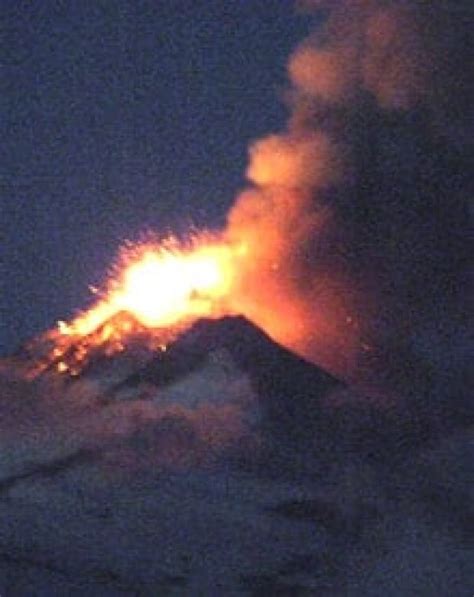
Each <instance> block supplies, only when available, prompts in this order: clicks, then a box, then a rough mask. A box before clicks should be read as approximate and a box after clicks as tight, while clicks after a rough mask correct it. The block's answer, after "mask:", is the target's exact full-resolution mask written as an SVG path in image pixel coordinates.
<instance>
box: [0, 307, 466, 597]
mask: <svg viewBox="0 0 474 597" xmlns="http://www.w3.org/2000/svg"><path fill="white" fill-rule="evenodd" d="M24 358H25V357H23V361H22V358H20V357H17V358H16V360H15V359H13V360H8V361H5V362H4V363H3V364H2V390H1V394H0V414H1V419H0V433H1V435H0V511H1V515H0V516H1V518H0V519H1V521H2V522H1V524H0V594H1V595H2V597H3V596H6V597H8V596H10V595H11V596H16V595H19V596H22V595H48V596H49V595H97V596H102V595H104V596H106V595H234V594H235V595H240V594H242V595H246V594H247V595H331V596H332V595H374V596H375V595H377V596H378V595H382V594H383V595H394V596H395V595H459V596H462V595H466V596H467V595H470V594H472V588H473V587H474V582H473V578H472V574H471V573H470V571H471V570H472V566H470V564H472V545H471V539H472V530H473V529H472V527H470V526H469V525H470V524H471V523H472V514H473V510H472V497H473V496H472V485H471V484H470V482H469V478H470V476H471V478H472V473H473V470H472V468H473V467H472V462H473V459H472V456H473V454H472V438H473V434H472V429H470V428H469V426H468V425H466V426H462V427H457V428H450V429H449V432H446V433H445V434H444V436H443V437H441V436H440V435H439V434H438V435H437V436H436V435H433V434H431V435H430V434H429V433H427V432H426V426H423V425H421V424H419V423H416V422H414V421H412V420H410V417H406V416H404V415H403V410H402V409H401V408H400V407H397V406H396V405H395V406H392V407H391V408H389V409H387V408H386V406H384V408H382V407H380V406H379V405H376V404H374V403H373V402H372V401H369V400H364V397H363V396H359V395H358V394H357V393H355V392H354V391H352V390H350V389H348V388H347V387H346V386H345V385H344V384H342V383H340V382H338V381H337V380H335V379H334V378H332V377H331V376H329V375H328V374H326V373H325V372H323V371H321V370H320V369H318V368H317V367H315V366H313V365H310V364H309V363H306V362H305V361H303V360H301V359H299V358H298V357H296V356H295V355H293V354H292V353H290V352H288V351H286V350H285V349H283V348H281V347H280V346H277V345H276V344H274V343H273V342H272V341H271V340H270V339H269V338H268V337H266V336H265V335H264V334H263V333H262V332H261V331H260V330H258V329H257V328H255V327H254V326H252V325H251V324H249V323H248V322H247V321H245V320H244V319H242V318H226V319H223V320H220V321H201V322H198V323H197V324H196V325H195V326H194V327H193V328H192V329H190V330H189V331H188V332H187V333H185V334H183V335H182V336H181V337H180V338H179V339H178V340H176V341H175V342H173V343H171V344H170V345H169V347H168V349H167V350H166V351H161V350H158V351H151V350H149V349H144V348H143V347H142V348H141V349H140V347H139V346H137V345H136V344H135V345H134V346H133V350H132V349H131V350H128V351H127V350H126V351H124V352H121V353H120V354H118V355H115V356H112V357H111V356H108V357H107V356H106V355H104V354H103V353H101V351H98V352H97V353H96V354H95V356H94V358H93V359H91V360H90V362H88V364H87V367H85V368H84V369H83V370H82V371H81V373H80V375H78V376H76V377H75V378H74V379H72V378H69V377H68V376H64V375H63V376H61V375H58V374H57V373H55V372H54V371H53V370H50V371H46V372H45V373H44V374H43V375H41V376H39V377H38V378H36V379H34V380H32V381H25V380H24V379H23V378H22V372H23V371H24V370H25V367H26V368H27V363H25V361H24ZM420 431H423V433H424V441H422V440H423V438H420V437H419V435H420Z"/></svg>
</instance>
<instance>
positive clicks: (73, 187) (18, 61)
mask: <svg viewBox="0 0 474 597" xmlns="http://www.w3.org/2000/svg"><path fill="white" fill-rule="evenodd" d="M291 4H292V3H290V2H281V1H279V0H278V1H277V0H268V1H266V2H221V1H209V0H206V1H205V2H204V1H197V2H196V1H185V0H180V1H177V2H174V1H173V2H156V1H153V2H149V1H135V0H134V1H133V2H132V1H120V2H79V3H62V2H52V1H49V2H40V3H26V2H16V1H15V2H4V3H3V9H4V22H5V24H6V36H5V40H4V48H5V50H6V51H5V52H4V59H5V62H6V68H5V69H4V74H3V87H4V90H5V91H6V93H4V107H3V111H4V118H3V119H2V138H3V148H2V149H3V155H2V165H3V168H2V196H1V238H2V240H1V243H2V263H1V268H2V272H1V279H2V290H1V295H0V296H1V322H0V325H1V328H0V351H1V352H2V353H8V352H10V351H12V350H14V349H15V348H16V347H17V346H18V345H19V344H20V343H21V342H22V341H24V340H25V339H27V338H29V337H31V336H32V335H33V334H36V333H38V332H41V331H43V330H44V329H46V328H47V327H49V326H51V325H52V324H53V323H54V322H55V321H56V320H57V319H61V318H67V317H69V316H71V314H73V313H74V311H75V310H76V309H80V308H82V307H84V306H86V305H87V301H88V299H89V296H90V293H89V291H88V285H89V284H100V282H101V281H102V280H103V279H104V276H105V273H106V271H107V268H108V267H109V266H110V264H111V262H112V261H113V258H114V256H115V254H116V251H117V249H118V247H119V246H120V244H121V243H122V242H123V241H124V240H125V239H132V240H133V239H137V238H139V236H140V234H143V233H144V232H146V231H148V230H155V231H158V232H163V233H166V232H167V231H168V230H175V231H177V232H183V231H185V230H186V229H188V227H189V226H191V225H196V226H205V227H212V226H219V225H220V224H221V223H222V222H223V220H224V216H225V213H226V211H227V209H228V207H229V206H230V205H231V204H232V202H233V199H234V197H235V195H236V193H237V192H238V190H239V189H240V188H242V186H243V184H244V181H243V176H244V172H245V167H246V163H247V148H248V145H249V143H250V142H251V141H252V140H254V139H255V138H258V137H260V136H262V135H265V134H266V133H269V132H272V131H275V130H279V129H281V128H282V126H283V125H284V121H285V118H286V109H285V106H284V102H283V101H282V97H283V94H284V90H285V85H286V73H285V64H286V61H287V58H288V55H289V54H290V52H291V50H292V49H293V48H294V47H295V45H296V44H297V43H298V42H299V41H301V39H302V38H304V37H305V35H306V34H307V33H308V31H309V28H310V26H311V25H312V24H314V21H313V23H311V20H310V19H309V18H308V17H307V16H303V15H301V14H297V13H295V12H294V11H293V10H292V8H291Z"/></svg>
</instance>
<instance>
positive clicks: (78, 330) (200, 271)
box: [60, 237, 243, 336]
mask: <svg viewBox="0 0 474 597" xmlns="http://www.w3.org/2000/svg"><path fill="white" fill-rule="evenodd" d="M242 250H243V249H242V247H239V248H236V247H235V246H230V245H229V244H226V243H220V242H213V241H210V240H209V239H207V238H205V237H203V238H202V239H199V240H196V241H195V243H194V244H193V246H192V247H191V248H183V247H180V246H179V245H178V244H177V243H176V242H174V243H168V244H161V245H160V244H153V243H149V244H145V245H139V246H135V247H132V248H131V249H130V248H129V249H127V250H125V251H124V252H123V255H122V257H121V260H120V265H119V266H118V267H116V268H115V272H114V275H113V276H112V278H111V281H110V283H109V290H108V291H107V292H106V293H104V295H103V298H101V299H100V300H99V301H98V302H97V303H96V304H95V305H94V306H93V307H92V308H91V309H89V310H88V311H86V312H85V313H82V314H81V315H79V317H77V318H76V319H75V320H73V321H72V322H71V323H69V324H64V323H61V327H60V333H61V334H62V335H82V336H83V335H87V334H90V333H91V332H93V331H94V330H96V329H97V328H98V327H99V326H100V325H101V324H103V323H104V322H105V321H107V320H109V319H110V318H111V317H113V316H114V315H116V314H117V313H119V312H122V311H125V312H128V313H130V314H131V315H133V316H134V317H135V318H136V319H137V320H138V321H139V322H140V323H141V324H142V325H144V326H146V327H149V328H164V327H169V326H173V325H175V324H178V323H180V322H181V321H185V320H190V319H195V318H197V317H208V316H214V315H216V316H217V315H221V314H223V310H225V309H224V306H223V303H224V301H225V299H226V297H227V295H228V294H229V291H230V287H231V284H232V279H233V276H234V273H235V259H236V257H237V256H238V255H240V254H241V253H242Z"/></svg>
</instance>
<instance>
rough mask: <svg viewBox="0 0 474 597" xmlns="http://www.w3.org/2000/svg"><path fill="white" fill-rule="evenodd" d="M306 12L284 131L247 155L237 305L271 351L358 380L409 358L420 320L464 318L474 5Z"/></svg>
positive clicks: (233, 217) (341, 6) (383, 5)
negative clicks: (277, 346) (467, 61)
mask: <svg viewBox="0 0 474 597" xmlns="http://www.w3.org/2000/svg"><path fill="white" fill-rule="evenodd" d="M300 4H301V5H302V6H303V7H304V8H306V9H309V10H311V11H314V12H315V13H316V17H315V18H316V21H317V23H318V28H317V30H316V31H315V32H314V33H313V34H312V35H311V36H310V37H309V38H308V39H306V40H304V41H303V42H302V43H301V45H300V46H299V47H297V48H296V50H295V51H294V53H293V54H292V56H291V57H290V59H289V62H288V74H289V79H290V82H291V88H290V90H289V92H288V94H287V98H288V102H289V105H290V117H289V120H288V123H287V127H286V130H284V131H283V132H281V133H278V134H272V135H270V136H268V137H267V138H265V139H262V140H259V141H256V142H255V143H254V144H253V145H252V146H251V148H250V163H249V166H248V170H247V177H248V179H249V181H250V183H251V186H250V188H248V189H247V190H245V191H244V192H243V193H242V194H241V195H240V196H239V197H238V199H237V201H236V204H235V206H234V207H233V209H232V210H231V212H230V214H229V218H228V235H229V237H230V238H231V239H233V240H234V239H237V240H239V241H241V240H242V239H243V240H244V241H245V242H246V245H247V251H248V253H247V254H248V259H246V260H245V262H244V265H243V268H242V276H241V278H240V280H239V282H238V284H240V287H239V288H238V289H237V292H236V297H237V299H236V302H237V303H238V308H239V310H241V311H243V312H244V313H246V314H247V315H248V316H249V317H250V318H251V319H253V320H254V321H256V323H258V324H260V325H261V326H262V327H263V328H264V329H266V330H267V331H268V332H269V333H270V334H271V335H272V336H273V337H274V338H275V339H277V340H279V341H281V342H282V343H284V344H286V345H289V346H291V347H292V348H294V349H296V350H297V351H298V352H300V353H301V354H303V355H305V356H306V357H309V358H310V359H312V360H314V361H316V362H318V363H319V364H323V365H325V366H326V367H329V368H330V369H331V370H333V371H335V372H337V373H338V374H340V375H344V376H346V377H349V378H350V377H353V376H354V375H356V377H357V376H359V378H360V374H361V370H363V369H364V367H366V368H367V369H368V370H371V371H372V373H373V370H374V368H375V369H376V368H377V364H376V362H377V361H383V368H387V361H388V360H392V361H397V359H405V358H406V355H407V353H408V352H410V351H412V350H414V349H413V347H412V344H413V342H412V339H413V337H414V336H415V335H419V333H422V330H423V329H425V328H426V322H427V321H428V320H429V321H431V322H432V320H433V318H435V317H438V316H439V315H438V313H437V311H439V310H441V311H443V312H446V311H449V313H450V315H449V316H448V319H449V318H450V317H451V315H452V313H451V311H452V309H455V307H453V305H454V304H455V303H456V300H457V298H458V297H457V294H458V287H459V285H460V280H461V279H462V272H463V271H464V269H465V261H463V259H464V256H465V255H466V253H465V238H466V237H465V225H464V222H465V218H464V209H465V205H466V201H465V200H466V181H467V178H466V175H465V174H464V170H463V166H462V163H463V160H464V159H465V156H466V155H467V148H466V145H465V142H466V140H467V139H468V135H467V134H466V131H465V130H463V127H465V126H466V123H467V122H468V116H467V113H466V109H465V108H466V106H467V105H468V103H469V102H466V94H467V93H468V89H467V86H468V83H467V82H466V80H465V77H464V76H463V74H462V69H463V68H464V67H463V64H462V61H461V57H463V56H465V52H466V48H465V43H466V40H467V39H468V29H469V22H470V19H469V15H470V9H468V8H467V5H466V4H464V3H462V2H461V3H459V2H457V3H450V2H441V1H435V2H430V3H426V2H421V1H420V2H416V1H409V0H406V1H404V0H402V1H398V2H392V1H390V0H339V1H331V2H325V1H321V0H320V1H316V0H313V1H311V0H309V1H306V2H301V3H300ZM321 23H323V24H322V25H321ZM460 165H461V166H460ZM463 227H464V228H463ZM441 319H442V317H440V320H441ZM444 325H445V324H443V323H440V326H439V330H441V329H442V328H443V326H444ZM430 326H431V327H430ZM430 326H428V327H430V329H433V326H432V323H430ZM439 330H438V331H437V332H436V333H435V334H434V336H433V341H436V338H438V339H439V337H440V334H442V331H439ZM397 354H398V355H399V356H394V355H397ZM387 355H390V356H389V357H388V356H387ZM397 363H398V361H397ZM397 363H392V364H391V366H392V369H393V370H394V371H396V370H397V368H398V367H399V363H398V364H397ZM388 369H390V366H389V367H388ZM372 373H370V374H369V377H370V375H372ZM396 374H397V373H396Z"/></svg>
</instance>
